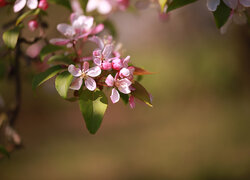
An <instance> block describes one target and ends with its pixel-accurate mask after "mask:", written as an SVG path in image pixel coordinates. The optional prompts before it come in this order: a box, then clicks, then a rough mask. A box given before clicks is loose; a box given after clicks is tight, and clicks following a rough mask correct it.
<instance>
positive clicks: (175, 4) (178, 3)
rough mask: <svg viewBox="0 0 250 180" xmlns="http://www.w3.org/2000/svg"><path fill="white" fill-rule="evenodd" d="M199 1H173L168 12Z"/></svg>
mask: <svg viewBox="0 0 250 180" xmlns="http://www.w3.org/2000/svg"><path fill="white" fill-rule="evenodd" d="M196 1H198V0H173V1H172V2H171V3H170V4H169V5H168V9H167V12H170V11H172V10H174V9H177V8H180V7H183V6H186V5H188V4H191V3H193V2H196Z"/></svg>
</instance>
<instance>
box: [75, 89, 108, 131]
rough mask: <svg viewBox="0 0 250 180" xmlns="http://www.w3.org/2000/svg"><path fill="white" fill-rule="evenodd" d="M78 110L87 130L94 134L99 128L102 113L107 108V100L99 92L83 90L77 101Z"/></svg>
mask: <svg viewBox="0 0 250 180" xmlns="http://www.w3.org/2000/svg"><path fill="white" fill-rule="evenodd" d="M79 105H80V110H81V112H82V115H83V118H84V120H85V123H86V126H87V129H88V130H89V132H90V133H91V134H95V133H96V132H97V130H98V129H99V128H100V125H101V123H102V119H103V116H104V113H105V111H106V109H107V107H108V99H107V97H106V96H105V94H104V93H103V92H102V91H100V90H96V91H89V90H87V89H86V90H83V91H82V93H81V95H80V99H79Z"/></svg>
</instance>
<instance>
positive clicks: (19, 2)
mask: <svg viewBox="0 0 250 180" xmlns="http://www.w3.org/2000/svg"><path fill="white" fill-rule="evenodd" d="M25 4H26V0H16V2H15V5H14V7H13V9H14V12H19V11H20V10H21V9H23V8H24V6H25Z"/></svg>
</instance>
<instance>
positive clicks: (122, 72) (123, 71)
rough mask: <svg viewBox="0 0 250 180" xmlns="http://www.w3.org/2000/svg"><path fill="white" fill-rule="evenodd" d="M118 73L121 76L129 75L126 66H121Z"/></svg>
mask: <svg viewBox="0 0 250 180" xmlns="http://www.w3.org/2000/svg"><path fill="white" fill-rule="evenodd" d="M119 75H120V77H121V78H124V77H128V76H129V75H130V70H129V69H128V68H122V69H121V70H120V72H119Z"/></svg>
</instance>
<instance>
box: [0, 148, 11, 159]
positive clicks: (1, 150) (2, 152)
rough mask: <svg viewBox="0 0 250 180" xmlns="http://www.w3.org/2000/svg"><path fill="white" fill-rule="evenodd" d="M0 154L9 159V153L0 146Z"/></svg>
mask: <svg viewBox="0 0 250 180" xmlns="http://www.w3.org/2000/svg"><path fill="white" fill-rule="evenodd" d="M0 153H1V154H3V155H4V156H7V157H8V158H9V157H10V154H9V152H8V151H7V150H6V149H5V148H4V147H3V146H0Z"/></svg>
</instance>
